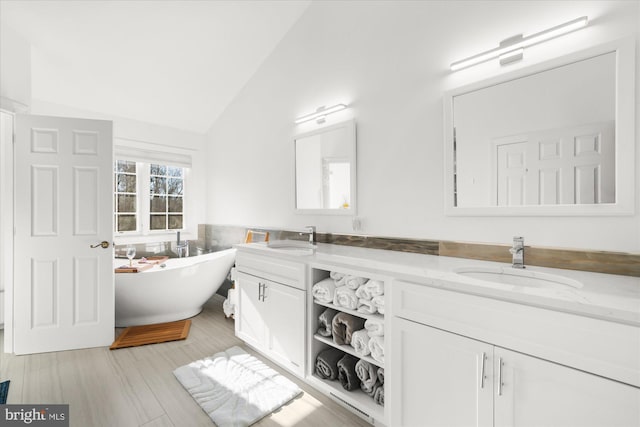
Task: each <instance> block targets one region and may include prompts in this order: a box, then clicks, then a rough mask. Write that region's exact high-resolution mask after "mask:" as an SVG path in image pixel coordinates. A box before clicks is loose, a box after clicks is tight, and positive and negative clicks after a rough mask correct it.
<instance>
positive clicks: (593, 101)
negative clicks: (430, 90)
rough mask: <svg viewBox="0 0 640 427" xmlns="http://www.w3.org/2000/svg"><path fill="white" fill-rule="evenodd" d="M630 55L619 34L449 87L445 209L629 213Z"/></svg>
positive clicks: (631, 192) (632, 53) (631, 163)
mask: <svg viewBox="0 0 640 427" xmlns="http://www.w3.org/2000/svg"><path fill="white" fill-rule="evenodd" d="M634 57H635V47H634V43H633V40H626V41H623V42H616V43H611V44H608V45H605V46H600V47H597V48H592V49H589V50H586V51H583V52H580V53H576V54H572V55H568V56H566V57H563V58H558V59H556V60H554V61H550V62H546V63H544V64H537V65H535V66H532V67H529V68H523V69H520V70H518V71H515V72H513V73H509V74H506V75H504V76H500V77H499V78H494V79H490V80H487V81H484V82H479V83H476V84H472V85H469V86H465V87H463V88H460V89H456V90H454V91H451V92H450V93H448V94H447V95H446V96H445V135H446V138H445V139H446V140H445V153H446V156H447V158H446V164H447V168H446V173H447V176H446V183H447V189H446V192H447V200H446V202H447V212H448V213H449V214H453V215H585V214H586V215H599V214H602V215H609V214H630V213H632V212H633V209H634V201H633V196H634V189H633V182H634V180H635V178H634V176H635V175H634V158H635V157H634V145H635V133H634V103H635V101H634V94H635V88H634V75H635V65H634V64H635V58H634Z"/></svg>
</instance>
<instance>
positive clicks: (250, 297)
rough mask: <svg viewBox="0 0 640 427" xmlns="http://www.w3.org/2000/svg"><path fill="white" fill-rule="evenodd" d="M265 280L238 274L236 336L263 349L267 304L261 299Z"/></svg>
mask: <svg viewBox="0 0 640 427" xmlns="http://www.w3.org/2000/svg"><path fill="white" fill-rule="evenodd" d="M264 282H265V281H264V280H261V279H258V278H257V277H253V276H250V275H248V274H244V273H238V280H237V281H236V283H237V285H238V307H237V308H238V309H237V311H236V324H235V328H236V336H237V337H238V338H240V339H242V340H244V341H246V342H247V344H249V345H252V346H254V347H256V348H262V346H263V345H264V341H265V322H266V320H267V319H266V317H265V316H266V312H267V310H266V304H265V303H264V302H263V301H261V300H260V299H259V293H260V292H261V290H260V286H261V284H262V283H264Z"/></svg>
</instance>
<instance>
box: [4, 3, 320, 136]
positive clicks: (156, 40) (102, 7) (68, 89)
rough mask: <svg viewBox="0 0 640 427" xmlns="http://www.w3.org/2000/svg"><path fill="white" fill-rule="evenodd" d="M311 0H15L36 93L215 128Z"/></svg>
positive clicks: (9, 23) (13, 16)
mask: <svg viewBox="0 0 640 427" xmlns="http://www.w3.org/2000/svg"><path fill="white" fill-rule="evenodd" d="M309 4H310V1H308V0H304V1H303V0H299V1H270V0H265V1H213V0H210V1H205V0H200V1H162V0H156V1H141V0H133V1H91V0H85V1H10V0H0V19H1V21H0V26H1V28H0V29H2V28H7V27H10V28H11V29H12V30H13V31H15V32H16V33H18V34H19V35H20V36H21V37H22V38H24V39H26V40H27V41H28V42H29V43H30V44H31V94H32V97H33V98H34V99H38V100H42V101H46V102H50V103H55V104H61V105H65V106H70V107H74V108H77V109H82V110H87V111H92V112H97V113H103V114H107V115H112V116H120V117H126V118H130V119H134V120H140V121H144V122H149V123H154V124H161V125H165V126H171V127H174V128H178V129H184V130H189V131H194V132H198V133H205V132H206V131H207V130H208V129H209V128H210V126H211V125H212V124H213V123H214V122H215V120H216V118H217V117H218V116H219V115H220V114H221V113H222V112H223V111H224V110H225V108H226V107H227V106H228V105H229V103H230V102H232V101H233V99H234V97H235V96H236V95H237V94H238V92H239V91H240V90H242V88H243V87H244V85H245V84H246V83H247V81H248V80H249V79H250V78H251V76H252V75H253V74H254V73H255V72H256V71H257V69H258V68H259V67H260V65H261V64H262V62H263V61H264V60H265V59H266V58H267V57H268V56H269V54H270V53H271V52H272V51H273V49H274V48H275V46H276V45H277V44H278V43H279V41H280V40H281V39H282V38H283V37H284V35H285V34H286V33H287V32H288V31H289V29H290V28H291V27H292V26H293V25H294V24H295V23H296V21H297V20H298V19H299V18H300V16H301V15H302V14H303V13H304V11H305V10H306V8H307V7H308V6H309Z"/></svg>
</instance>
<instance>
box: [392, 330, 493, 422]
mask: <svg viewBox="0 0 640 427" xmlns="http://www.w3.org/2000/svg"><path fill="white" fill-rule="evenodd" d="M391 337H392V348H393V351H394V357H393V359H392V360H391V364H392V366H391V369H392V371H391V372H393V376H391V375H390V376H389V379H388V382H389V383H390V385H391V390H390V392H389V393H385V394H387V396H388V398H387V399H388V400H389V403H390V406H389V407H390V408H392V410H391V411H392V412H391V423H390V424H391V425H393V426H420V427H426V426H450V427H453V426H464V427H467V426H492V425H493V405H492V400H493V393H492V390H493V381H492V369H491V365H492V357H493V346H491V345H489V344H486V343H482V342H480V341H475V340H472V339H469V338H465V337H462V336H460V335H455V334H452V333H449V332H444V331H442V330H439V329H435V328H431V327H429V326H425V325H421V324H419V323H414V322H410V321H407V320H404V319H400V318H397V317H394V318H393V319H392V332H391ZM396 355H397V356H396ZM483 361H484V367H483ZM482 373H484V379H482V378H481V374H482Z"/></svg>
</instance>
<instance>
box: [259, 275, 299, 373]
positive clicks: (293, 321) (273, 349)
mask: <svg viewBox="0 0 640 427" xmlns="http://www.w3.org/2000/svg"><path fill="white" fill-rule="evenodd" d="M264 283H265V288H264V291H263V294H264V297H263V299H264V302H265V303H266V305H267V310H268V312H267V313H268V315H267V320H266V323H267V325H268V326H267V327H268V328H269V330H268V332H267V340H268V342H267V348H268V350H269V352H270V353H271V354H272V355H273V356H274V357H275V358H277V359H278V360H279V361H280V363H282V364H283V365H285V366H287V367H288V368H289V369H291V370H292V371H294V372H298V373H299V374H300V375H302V374H303V372H302V366H303V358H304V347H305V341H304V326H305V322H304V320H305V305H306V303H307V301H306V297H305V292H304V291H302V290H300V289H296V288H292V287H290V286H285V285H282V284H279V283H275V282H271V281H267V280H265V281H264Z"/></svg>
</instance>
